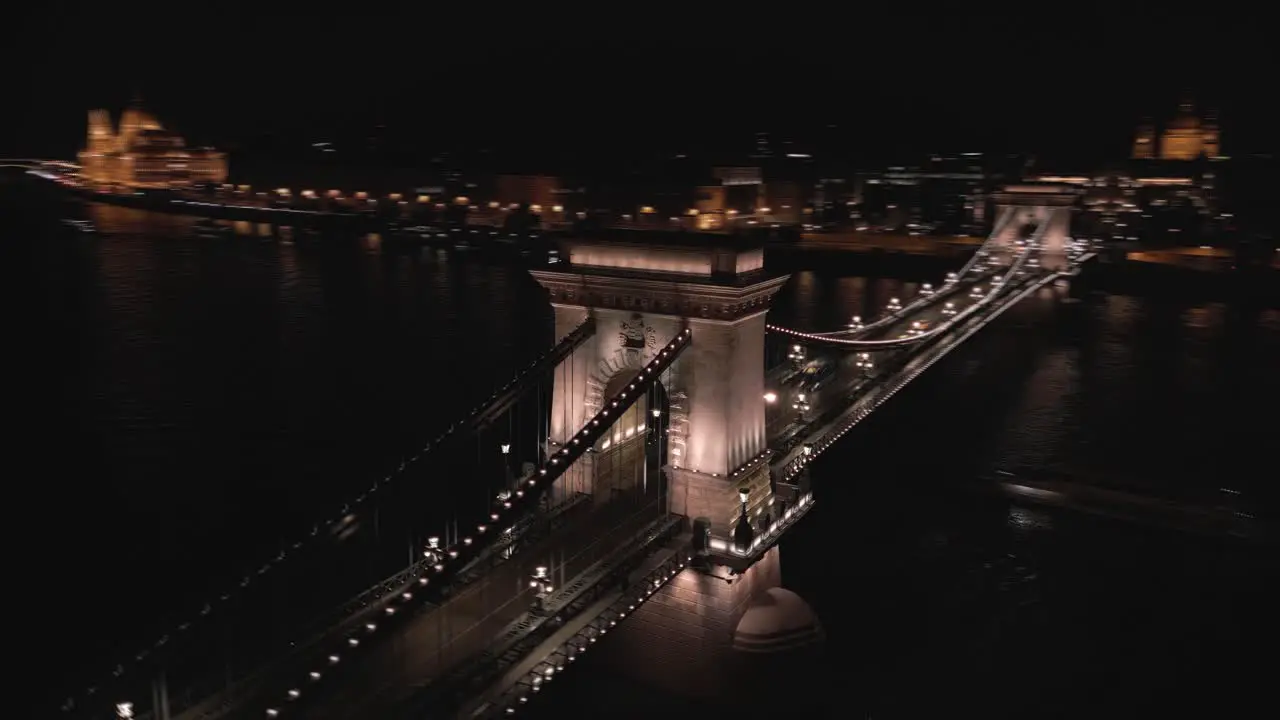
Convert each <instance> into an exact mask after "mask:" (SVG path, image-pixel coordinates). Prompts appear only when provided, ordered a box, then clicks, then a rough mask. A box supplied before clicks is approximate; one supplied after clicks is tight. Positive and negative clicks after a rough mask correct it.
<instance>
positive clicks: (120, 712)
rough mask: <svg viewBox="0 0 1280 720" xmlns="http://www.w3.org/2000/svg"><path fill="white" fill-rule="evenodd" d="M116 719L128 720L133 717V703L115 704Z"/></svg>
mask: <svg viewBox="0 0 1280 720" xmlns="http://www.w3.org/2000/svg"><path fill="white" fill-rule="evenodd" d="M116 717H117V718H120V719H121V720H129V718H132V717H134V714H133V703H131V702H122V703H116Z"/></svg>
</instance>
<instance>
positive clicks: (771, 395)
mask: <svg viewBox="0 0 1280 720" xmlns="http://www.w3.org/2000/svg"><path fill="white" fill-rule="evenodd" d="M764 401H765V402H767V403H769V404H770V405H772V404H774V403H775V402H777V401H778V393H775V392H767V393H765V394H764Z"/></svg>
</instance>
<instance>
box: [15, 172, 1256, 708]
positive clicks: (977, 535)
mask: <svg viewBox="0 0 1280 720" xmlns="http://www.w3.org/2000/svg"><path fill="white" fill-rule="evenodd" d="M4 189H5V191H6V192H5V200H4V201H3V203H4V205H5V208H4V210H5V212H6V215H7V218H8V222H6V225H5V227H4V229H3V230H2V231H0V232H2V234H0V244H3V257H4V263H3V265H2V266H0V273H3V275H2V276H0V281H2V282H3V283H4V286H5V290H6V293H5V297H6V298H7V300H6V302H5V303H4V306H3V307H4V309H3V318H4V323H5V325H6V326H7V327H8V328H9V332H8V333H7V337H6V346H7V350H8V353H7V354H8V355H9V356H10V357H11V358H13V359H16V360H17V362H16V363H15V366H14V369H13V370H11V371H10V373H9V381H10V382H9V385H10V392H9V393H8V394H9V397H10V398H11V399H12V400H13V402H11V403H10V404H9V409H10V413H9V415H10V419H11V421H12V425H11V426H10V430H9V432H8V433H7V434H6V435H7V439H8V440H9V443H6V444H8V445H10V448H9V452H8V453H6V455H7V456H8V460H9V462H8V470H9V472H8V473H6V475H8V480H9V482H8V485H9V487H10V488H11V491H10V500H11V503H12V505H11V507H10V512H9V514H8V521H9V522H8V524H9V534H10V536H11V538H12V539H11V543H10V544H11V547H14V548H17V550H16V552H14V553H11V554H12V555H13V556H14V557H15V558H16V559H17V561H18V565H19V567H18V568H17V569H16V570H15V571H11V574H10V578H11V582H13V583H14V587H12V588H11V592H14V591H17V592H20V593H22V596H21V597H20V599H19V601H18V607H19V609H20V612H21V613H24V614H25V616H26V617H28V618H29V619H30V623H31V626H32V627H39V628H43V630H42V631H41V632H40V633H37V636H36V637H33V638H32V639H31V641H30V642H29V643H26V644H27V645H29V647H27V648H26V649H24V650H23V654H24V656H25V657H27V658H28V659H29V660H30V662H31V663H33V667H40V668H48V669H47V670H41V672H42V673H45V674H47V675H56V676H75V677H88V674H87V673H88V669H89V668H102V669H107V668H109V667H110V662H109V661H107V660H106V659H107V658H109V657H111V651H112V650H113V649H115V650H122V651H132V650H134V649H135V648H134V647H133V645H134V644H135V643H136V642H138V641H139V640H141V639H142V638H144V637H147V634H146V633H144V632H142V628H147V627H152V626H156V625H158V624H159V619H161V618H164V617H166V616H167V615H168V614H170V613H172V612H173V611H174V610H175V609H177V608H188V607H190V606H191V603H194V602H198V601H199V600H200V599H201V598H202V597H203V596H204V594H207V593H210V592H215V591H216V590H217V589H220V588H221V587H223V586H224V585H225V584H226V582H227V579H228V578H232V577H236V576H238V574H239V573H240V572H242V571H244V570H245V569H246V568H249V567H253V566H255V564H256V563H258V562H260V561H261V559H262V558H263V557H265V556H267V555H269V554H271V553H273V552H274V551H275V549H276V548H278V547H280V546H281V544H282V543H284V542H287V541H288V540H290V539H292V538H293V537H294V536H295V535H296V533H297V532H298V531H299V530H300V529H301V528H305V527H307V526H308V525H309V524H310V523H311V522H312V521H313V520H314V519H315V518H316V517H317V515H319V514H321V513H323V514H326V515H327V514H329V512H330V511H331V510H332V509H333V507H334V506H335V505H336V504H338V503H340V502H341V500H342V499H343V498H346V497H349V496H350V495H351V494H353V493H356V492H359V491H360V490H361V489H363V488H364V487H366V486H367V485H368V484H369V482H370V481H371V480H372V479H373V478H375V477H379V476H380V475H381V474H383V473H384V472H385V471H386V469H387V468H389V467H390V466H391V465H393V464H394V463H395V462H397V461H398V460H399V458H400V457H401V454H402V453H404V452H405V451H406V450H407V449H409V448H414V447H418V446H420V445H421V442H422V440H423V439H424V438H427V437H430V436H433V435H434V434H435V433H436V432H438V431H439V430H440V429H441V428H443V427H445V426H447V425H449V424H450V423H451V422H453V420H454V419H455V418H456V417H457V416H458V415H459V414H461V413H462V412H464V411H465V410H466V409H467V408H469V407H470V406H471V405H472V404H473V403H474V402H475V401H477V400H478V399H480V398H483V397H485V396H487V395H488V394H489V392H490V391H491V390H492V389H493V387H494V386H495V385H498V384H501V383H502V382H505V380H506V379H507V378H508V377H509V376H510V375H511V374H512V373H513V372H514V371H515V370H516V369H517V368H519V367H522V366H523V365H525V364H526V363H527V362H528V361H529V360H531V359H532V358H533V357H535V356H536V355H537V354H538V352H539V351H540V350H542V349H543V348H545V347H546V346H548V345H549V343H550V342H551V341H552V337H551V336H552V330H551V309H550V307H549V306H548V304H547V302H546V300H545V298H544V297H543V295H542V294H541V292H540V289H539V288H538V286H537V285H536V283H534V282H533V280H532V279H531V278H530V277H529V276H528V275H527V274H526V272H525V271H524V270H523V269H522V268H520V267H517V266H514V265H503V264H494V263H484V262H478V261H475V260H468V259H466V258H465V257H462V256H459V255H458V254H455V253H445V252H436V251H428V252H426V253H424V254H422V255H413V256H405V255H391V254H381V253H378V252H376V251H371V250H368V249H357V248H354V247H353V248H352V249H350V250H347V251H343V252H319V251H309V250H307V249H306V248H303V247H298V246H292V245H278V244H275V243H269V242H259V241H243V242H228V243H221V244H220V243H207V242H206V243H200V242H196V241H194V240H193V239H191V238H189V237H187V236H186V225H187V224H188V221H184V220H181V219H176V218H164V217H157V216H145V215H142V214H140V213H136V212H133V211H127V210H121V209H118V208H99V209H96V210H94V211H93V216H94V217H95V219H96V220H97V221H98V222H99V225H100V226H101V227H102V229H103V230H104V231H106V234H105V235H104V236H101V237H98V238H89V237H82V236H75V235H69V234H66V233H64V232H61V231H59V230H58V229H57V226H56V224H54V223H56V218H51V217H48V216H47V210H46V209H44V208H39V207H38V206H36V205H34V204H31V203H25V202H21V201H20V200H19V201H17V202H11V201H14V200H17V199H20V198H21V197H23V196H22V193H21V192H20V191H18V190H16V189H14V188H13V187H8V186H7V187H5V188H4ZM917 279H923V278H917ZM911 287H912V284H911V283H903V282H900V281H896V280H883V281H874V280H868V279H865V278H863V277H858V276H857V274H856V271H849V272H840V271H833V270H825V271H823V272H812V271H802V272H798V273H796V274H795V275H794V277H793V278H792V280H791V281H790V282H789V283H788V285H787V286H786V288H785V289H784V290H783V291H782V293H781V294H780V296H779V297H778V299H777V301H776V303H775V310H774V311H773V312H772V314H771V319H772V320H773V321H775V322H780V323H783V324H791V325H796V326H801V327H812V328H826V327H830V326H831V325H832V324H833V323H838V322H842V321H844V320H845V319H847V318H848V316H849V315H851V314H870V312H871V311H872V310H873V309H874V306H875V305H878V304H881V303H883V302H884V301H885V300H887V298H888V297H890V296H892V295H898V294H902V295H903V296H904V297H905V296H906V294H907V293H908V292H909V291H910V289H911ZM1277 371H1280V313H1277V312H1276V311H1274V310H1265V309H1249V308H1241V307H1235V306H1232V305H1229V304H1204V303H1199V304H1196V305H1185V304H1179V303H1176V302H1171V301H1169V300H1155V299H1150V298H1142V297H1126V296H1119V295H1113V296H1109V297H1105V298H1101V299H1100V300H1099V301H1098V302H1096V303H1094V304H1091V305H1088V306H1083V307H1081V306H1077V307H1074V308H1068V307H1065V306H1059V305H1055V304H1054V303H1053V302H1051V301H1048V300H1033V301H1029V302H1027V303H1025V304H1024V305H1023V306H1020V307H1019V308H1018V309H1017V310H1015V311H1014V312H1012V313H1009V314H1008V315H1006V316H1005V317H1004V318H1002V319H1001V320H1000V321H999V322H998V323H997V324H996V325H995V326H993V327H991V328H989V329H988V330H986V331H984V332H983V333H982V334H980V335H979V336H977V337H975V338H973V339H972V340H971V341H970V343H969V344H968V345H967V346H966V347H965V348H963V349H961V350H960V351H958V352H957V353H955V354H954V355H953V356H951V357H949V358H948V359H947V360H946V361H944V362H942V363H940V364H938V365H937V366H935V367H934V368H933V369H931V370H930V371H929V373H927V374H926V375H925V376H923V377H922V378H921V379H920V380H919V381H918V382H917V383H916V384H914V385H913V386H912V388H911V389H910V390H909V391H907V392H904V393H901V394H899V396H897V397H896V398H895V400H894V402H892V403H889V404H888V405H886V406H885V407H884V408H882V409H881V410H880V411H878V413H877V416H876V417H875V418H874V419H873V420H872V421H870V422H868V423H866V424H865V425H864V426H863V427H862V428H861V429H860V430H859V431H858V432H856V433H854V434H853V435H851V436H850V439H849V440H847V441H846V442H844V443H843V444H842V445H840V446H839V447H838V448H836V449H834V450H833V451H832V452H831V453H829V454H828V455H827V456H825V457H824V458H823V460H821V461H820V462H819V463H818V464H817V466H816V468H815V470H814V481H815V484H816V486H817V492H818V498H819V501H820V502H819V505H818V507H817V508H816V509H815V510H814V511H813V515H812V516H811V517H810V518H809V519H807V520H806V521H805V523H803V524H802V525H801V526H800V527H799V528H798V529H797V530H796V531H794V534H793V535H792V536H789V537H788V538H787V540H786V542H785V543H784V545H783V551H782V552H783V568H784V578H785V580H786V583H787V585H788V586H790V587H791V588H792V589H794V590H796V591H797V592H799V593H800V594H801V595H802V596H804V597H805V598H807V599H808V600H809V601H810V602H811V603H812V604H813V606H814V608H815V610H816V611H817V612H818V614H819V616H820V617H821V618H822V620H823V621H824V623H825V624H826V626H827V629H828V633H829V646H828V648H827V656H828V666H827V668H826V672H827V673H829V674H830V675H831V678H832V680H833V681H834V683H836V684H835V685H833V686H831V687H826V686H823V685H821V684H820V683H816V685H817V687H816V688H815V689H813V690H812V691H813V692H819V693H822V694H824V696H827V697H829V699H830V705H831V707H833V708H843V710H841V711H840V713H839V714H840V715H841V716H848V717H865V716H866V715H867V713H869V712H872V711H874V712H875V716H876V717H920V716H926V717H936V716H937V713H938V712H939V711H941V710H946V711H947V712H949V713H950V714H968V713H969V712H985V713H988V714H990V715H1007V714H1013V715H1021V716H1023V717H1080V716H1082V715H1083V714H1086V711H1089V710H1092V711H1094V712H1095V714H1101V715H1104V716H1109V715H1111V714H1112V713H1113V712H1114V713H1116V714H1122V713H1123V712H1129V713H1135V712H1136V713H1138V714H1141V713H1142V712H1143V709H1144V708H1154V707H1157V706H1158V707H1160V708H1180V707H1183V706H1184V703H1205V706H1206V707H1207V708H1210V709H1214V708H1216V709H1217V711H1218V713H1219V715H1220V716H1221V713H1222V712H1226V713H1227V714H1228V715H1230V714H1231V712H1230V711H1228V710H1226V709H1225V708H1226V707H1227V706H1229V705H1232V703H1234V704H1235V705H1237V706H1238V705H1240V704H1241V703H1244V702H1246V701H1248V700H1249V699H1250V698H1255V697H1258V693H1259V687H1260V685H1259V678H1261V677H1262V675H1261V674H1260V671H1261V668H1263V667H1265V666H1266V665H1267V664H1268V663H1269V662H1270V661H1269V660H1266V659H1265V658H1267V657H1268V656H1269V654H1270V647H1271V644H1272V643H1271V641H1272V640H1274V639H1275V637H1276V636H1275V635H1274V634H1273V633H1272V630H1273V628H1272V626H1271V615H1272V614H1273V613H1274V611H1273V610H1272V609H1270V608H1269V607H1268V603H1269V602H1273V600H1274V595H1272V594H1271V593H1270V592H1269V591H1268V590H1269V583H1273V582H1274V581H1275V579H1276V576H1275V565H1274V561H1275V556H1274V550H1273V549H1272V548H1267V547H1263V546H1259V545H1257V544H1249V543H1243V542H1237V541H1232V540H1227V539H1223V538H1214V537H1201V536H1196V535H1190V534H1185V533H1178V532H1172V531H1167V530H1158V529H1153V528H1148V527H1144V526H1135V525H1132V524H1126V523H1122V522H1117V521H1112V520H1105V519H1100V518H1096V517H1093V516H1089V515H1083V514H1080V513H1075V512H1070V511H1064V510H1051V509H1046V508H1037V507H1031V506H1026V505H1022V504H1018V503H1011V502H1009V501H1007V500H1005V499H1002V498H1000V497H999V496H997V495H995V494H994V493H992V492H990V486H989V484H984V483H983V482H982V481H981V480H980V478H981V477H982V476H983V475H984V474H986V473H988V472H989V471H991V470H993V469H997V468H1005V469H1020V470H1021V469H1025V470H1032V469H1034V470H1035V471H1037V472H1040V473H1044V474H1050V475H1052V476H1053V477H1054V478H1057V479H1060V480H1061V481H1062V482H1068V483H1086V484H1090V485H1094V486H1098V487H1108V488H1116V489H1123V490H1125V491H1127V492H1130V493H1134V494H1137V495H1140V496H1143V497H1160V498H1170V499H1175V500H1178V501H1179V502H1184V503H1192V504H1203V505H1214V504H1220V503H1221V502H1222V498H1223V496H1224V495H1223V493H1222V492H1221V488H1229V489H1231V490H1233V491H1235V492H1237V493H1239V494H1238V495H1235V496H1233V497H1236V498H1239V499H1238V500H1237V502H1239V503H1242V505H1241V507H1243V508H1246V509H1247V510H1248V512H1250V513H1253V514H1256V515H1257V516H1258V517H1260V518H1264V519H1265V518H1268V517H1272V518H1273V517H1274V509H1275V508H1276V507H1277V503H1276V498H1277V490H1276V489H1275V486H1276V482H1277V478H1280V471H1278V470H1277V469H1276V468H1277V466H1276V453H1275V449H1274V447H1275V445H1274V443H1275V437H1276V429H1277V423H1276V421H1275V416H1276V408H1277V407H1280V372H1277ZM23 636H24V637H26V633H24V634H23ZM24 642H25V641H24ZM575 672H577V670H575ZM581 672H582V673H583V678H584V679H585V678H589V677H590V674H591V670H590V668H587V669H585V670H582V671H581ZM566 678H567V679H568V683H569V685H568V686H569V687H572V686H573V683H574V682H575V681H573V680H572V674H569V675H567V676H566ZM579 682H582V681H579ZM833 688H836V689H833ZM535 709H536V708H533V707H530V710H535ZM552 709H555V710H556V711H557V712H565V710H564V708H563V707H558V704H557V702H556V701H555V698H548V699H547V704H546V706H545V707H544V710H552ZM845 711H847V713H848V714H847V715H846V714H844V712H845Z"/></svg>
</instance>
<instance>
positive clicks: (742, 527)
mask: <svg viewBox="0 0 1280 720" xmlns="http://www.w3.org/2000/svg"><path fill="white" fill-rule="evenodd" d="M750 499H751V490H750V488H745V487H744V488H739V489H738V502H740V503H741V504H742V515H741V516H740V517H739V518H738V524H737V525H735V526H734V528H733V544H734V546H735V547H736V548H737V550H738V552H740V553H743V554H746V552H747V551H748V550H750V549H751V543H752V542H753V541H754V540H755V539H756V532H755V530H753V529H751V518H750V517H748V516H747V502H748V501H749V500H750Z"/></svg>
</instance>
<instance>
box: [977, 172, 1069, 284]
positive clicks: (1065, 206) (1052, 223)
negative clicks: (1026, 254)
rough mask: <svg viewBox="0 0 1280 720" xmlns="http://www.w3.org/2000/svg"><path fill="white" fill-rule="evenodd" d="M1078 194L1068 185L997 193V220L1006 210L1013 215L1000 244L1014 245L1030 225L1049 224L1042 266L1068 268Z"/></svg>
mask: <svg viewBox="0 0 1280 720" xmlns="http://www.w3.org/2000/svg"><path fill="white" fill-rule="evenodd" d="M1078 198H1079V191H1078V190H1076V189H1075V188H1073V187H1071V186H1069V185H1060V184H1049V183H1037V184H1026V185H1010V186H1008V187H1006V188H1004V189H1003V190H1002V191H1000V192H998V193H995V194H994V195H993V196H992V199H993V200H995V202H996V216H997V217H999V216H1001V215H1002V214H1003V212H1004V211H1005V209H1006V208H1007V209H1011V210H1012V211H1013V213H1014V215H1013V222H1011V223H1009V225H1008V226H1007V227H1006V228H1005V231H1004V232H1003V233H1001V235H1000V236H999V237H997V238H996V240H997V242H999V243H1001V244H1012V243H1013V242H1014V241H1015V240H1016V239H1017V238H1018V233H1020V232H1021V231H1022V228H1023V227H1024V226H1026V225H1027V224H1028V223H1034V224H1036V225H1042V224H1047V225H1048V228H1047V229H1046V231H1045V235H1044V240H1043V242H1042V244H1041V248H1040V256H1041V258H1042V261H1041V263H1042V265H1043V266H1044V267H1045V268H1046V269H1048V270H1064V269H1066V267H1067V243H1068V242H1069V241H1070V238H1071V212H1072V209H1073V208H1074V207H1075V204H1076V200H1077V199H1078Z"/></svg>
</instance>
